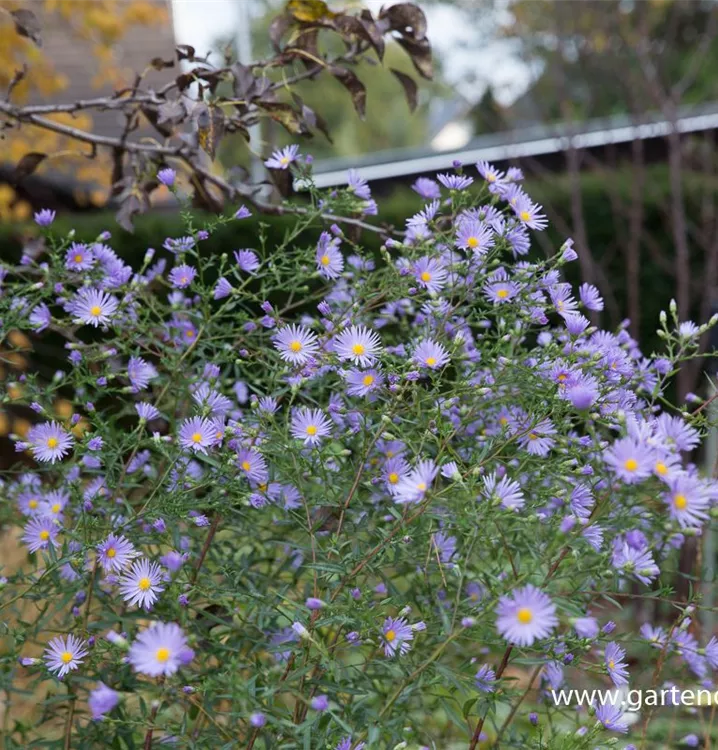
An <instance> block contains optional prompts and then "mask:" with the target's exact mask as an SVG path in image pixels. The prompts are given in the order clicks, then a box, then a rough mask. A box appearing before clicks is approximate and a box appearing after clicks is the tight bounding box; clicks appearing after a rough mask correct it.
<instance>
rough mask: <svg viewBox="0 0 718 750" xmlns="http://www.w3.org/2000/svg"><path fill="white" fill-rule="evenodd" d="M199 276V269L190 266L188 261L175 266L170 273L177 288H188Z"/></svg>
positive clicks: (173, 284)
mask: <svg viewBox="0 0 718 750" xmlns="http://www.w3.org/2000/svg"><path fill="white" fill-rule="evenodd" d="M196 276H197V269H196V268H195V267H194V266H189V265H187V264H186V263H182V264H181V265H179V266H175V267H174V268H173V269H172V270H171V271H170V275H169V280H170V283H171V284H172V286H173V287H175V288H176V289H186V288H187V287H188V286H189V285H190V284H191V283H192V282H193V281H194V279H195V277H196Z"/></svg>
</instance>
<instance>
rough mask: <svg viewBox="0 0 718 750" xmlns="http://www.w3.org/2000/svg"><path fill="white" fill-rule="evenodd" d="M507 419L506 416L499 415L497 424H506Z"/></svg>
mask: <svg viewBox="0 0 718 750" xmlns="http://www.w3.org/2000/svg"><path fill="white" fill-rule="evenodd" d="M508 423H509V420H508V419H507V418H506V417H499V424H502V425H507V424H508Z"/></svg>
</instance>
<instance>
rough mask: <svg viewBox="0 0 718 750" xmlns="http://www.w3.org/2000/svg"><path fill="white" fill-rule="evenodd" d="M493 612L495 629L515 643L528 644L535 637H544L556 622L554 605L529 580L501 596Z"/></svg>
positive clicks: (549, 632) (534, 639) (535, 638)
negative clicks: (520, 586)
mask: <svg viewBox="0 0 718 750" xmlns="http://www.w3.org/2000/svg"><path fill="white" fill-rule="evenodd" d="M496 615H497V620H496V628H497V630H498V631H499V633H500V634H501V635H502V636H503V637H504V638H505V639H506V640H507V641H508V642H509V643H512V644H514V645H516V646H531V645H532V644H533V643H534V641H536V640H538V639H541V638H548V636H549V635H551V632H552V631H553V629H554V628H555V627H556V626H557V625H558V618H557V617H556V606H555V605H554V603H553V602H552V601H551V599H550V598H549V596H548V595H547V594H545V593H544V592H543V591H540V590H539V589H537V588H536V587H535V586H532V585H531V584H529V585H528V586H524V587H523V588H520V589H516V590H515V591H513V592H512V593H511V595H510V596H502V597H501V599H500V600H499V603H498V606H497V607H496Z"/></svg>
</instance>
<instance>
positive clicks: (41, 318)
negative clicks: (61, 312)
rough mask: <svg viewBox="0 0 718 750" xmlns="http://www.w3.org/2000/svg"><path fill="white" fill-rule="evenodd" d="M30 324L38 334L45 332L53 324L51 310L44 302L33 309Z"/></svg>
mask: <svg viewBox="0 0 718 750" xmlns="http://www.w3.org/2000/svg"><path fill="white" fill-rule="evenodd" d="M28 322H29V323H30V325H31V326H32V327H33V328H34V329H35V330H36V331H37V332H38V333H40V332H41V331H44V330H45V329H46V328H47V327H48V326H49V325H50V323H51V322H52V315H51V314H50V308H49V307H48V306H47V305H46V304H45V303H44V302H41V303H40V304H39V305H36V306H35V307H33V308H32V312H31V313H30V315H29V317H28Z"/></svg>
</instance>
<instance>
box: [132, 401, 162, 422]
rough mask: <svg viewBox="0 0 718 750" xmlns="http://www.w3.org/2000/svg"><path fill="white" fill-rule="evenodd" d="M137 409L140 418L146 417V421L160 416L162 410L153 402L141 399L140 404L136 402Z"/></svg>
mask: <svg viewBox="0 0 718 750" xmlns="http://www.w3.org/2000/svg"><path fill="white" fill-rule="evenodd" d="M135 410H136V411H137V414H138V416H139V418H140V419H144V420H145V422H149V421H151V420H153V419H157V417H159V415H160V412H159V410H158V409H157V407H155V406H153V405H152V404H148V403H147V402H146V401H140V403H139V404H135Z"/></svg>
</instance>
